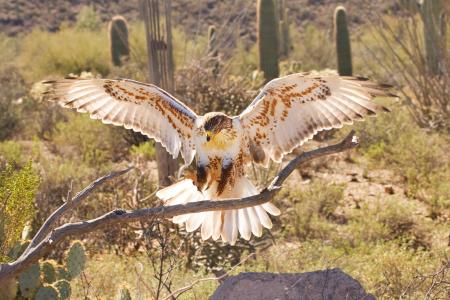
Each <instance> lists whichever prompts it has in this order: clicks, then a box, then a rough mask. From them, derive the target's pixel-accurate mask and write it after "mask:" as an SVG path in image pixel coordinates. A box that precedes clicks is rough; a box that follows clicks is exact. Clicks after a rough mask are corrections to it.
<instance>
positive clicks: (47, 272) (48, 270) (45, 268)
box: [40, 260, 57, 283]
mask: <svg viewBox="0 0 450 300" xmlns="http://www.w3.org/2000/svg"><path fill="white" fill-rule="evenodd" d="M40 265H41V276H42V281H43V282H45V283H53V282H55V281H56V270H55V267H56V266H57V264H56V262H55V261H53V260H46V261H44V262H42V263H41V264H40Z"/></svg>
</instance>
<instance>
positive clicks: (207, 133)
mask: <svg viewBox="0 0 450 300" xmlns="http://www.w3.org/2000/svg"><path fill="white" fill-rule="evenodd" d="M211 136H212V133H211V131H207V132H206V141H207V142H209V141H210V140H211Z"/></svg>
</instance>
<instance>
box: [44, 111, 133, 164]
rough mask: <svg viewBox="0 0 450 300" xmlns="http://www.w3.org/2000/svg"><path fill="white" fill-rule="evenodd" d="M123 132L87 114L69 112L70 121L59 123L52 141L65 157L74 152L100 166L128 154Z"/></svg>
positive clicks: (88, 162)
mask: <svg viewBox="0 0 450 300" xmlns="http://www.w3.org/2000/svg"><path fill="white" fill-rule="evenodd" d="M121 132H122V131H121V130H120V129H119V128H118V127H113V126H110V125H104V124H102V123H101V122H100V121H98V120H91V119H90V118H89V116H88V115H85V114H75V113H69V114H68V120H67V122H59V123H58V124H56V132H55V134H54V136H53V142H54V144H55V145H56V147H57V148H58V152H59V153H61V154H62V155H63V156H70V155H73V154H75V155H76V156H78V157H80V158H81V159H82V160H83V161H84V162H85V163H86V164H88V165H90V166H101V165H104V164H106V163H109V162H112V161H115V160H118V159H119V157H121V156H122V155H123V154H124V153H126V151H127V149H126V147H127V145H126V143H125V140H124V139H123V138H122V136H121Z"/></svg>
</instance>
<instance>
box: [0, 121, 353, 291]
mask: <svg viewBox="0 0 450 300" xmlns="http://www.w3.org/2000/svg"><path fill="white" fill-rule="evenodd" d="M357 145H358V142H357V141H356V138H355V135H354V131H353V130H352V131H351V132H350V133H349V134H348V135H347V137H345V138H344V139H343V140H342V141H341V142H339V143H337V144H334V145H331V146H327V147H323V148H319V149H315V150H312V151H308V152H304V153H302V154H300V155H299V156H297V157H295V158H294V159H293V160H291V161H290V162H289V163H288V164H287V165H286V166H285V167H284V168H283V169H282V170H281V171H280V172H279V173H278V174H277V176H276V177H275V178H274V179H273V181H272V182H271V183H270V184H269V186H267V187H266V188H265V189H263V190H262V191H261V192H260V193H259V194H257V195H254V196H250V197H245V198H238V199H228V200H221V201H210V200H205V201H198V202H192V203H187V204H179V205H173V206H158V207H153V208H141V209H136V210H132V211H130V210H122V209H116V210H113V211H110V212H108V213H106V214H104V215H102V216H100V217H98V218H95V219H91V220H87V221H81V222H75V223H67V224H64V225H61V226H59V227H57V228H54V229H53V230H52V226H53V225H54V224H55V222H56V221H57V220H58V219H59V217H60V216H61V215H62V214H63V213H64V212H66V211H67V210H68V209H71V208H74V207H75V206H76V205H79V204H80V203H81V200H82V199H84V198H85V197H86V196H87V195H88V194H89V193H90V192H92V190H94V189H95V187H96V186H97V185H98V184H99V183H98V182H100V183H101V182H104V181H106V180H109V179H111V178H113V177H116V176H119V175H122V174H124V173H126V172H127V171H128V169H126V170H123V171H119V172H117V173H111V174H108V175H106V176H104V177H102V178H100V179H98V180H97V181H95V182H97V184H95V182H94V183H93V184H91V185H90V186H89V187H87V188H85V189H84V190H83V191H82V192H80V193H79V194H77V196H78V198H77V196H76V197H75V200H73V201H71V202H70V203H67V202H66V203H64V204H63V205H62V207H64V208H61V207H60V208H59V209H58V210H57V211H56V212H55V213H53V214H52V215H51V216H50V217H49V219H48V220H47V221H46V222H45V223H44V225H43V226H42V227H41V229H39V231H38V234H37V235H36V237H35V238H33V241H34V246H31V247H29V249H27V250H26V251H25V252H24V253H23V254H22V255H21V256H20V257H19V258H18V259H17V260H16V261H14V262H12V263H6V264H0V283H1V282H2V281H3V280H6V279H9V278H12V277H13V276H17V275H19V274H20V273H21V272H22V271H23V270H25V269H26V268H27V267H29V266H30V265H31V264H33V263H35V262H37V261H38V260H39V259H40V258H42V257H44V256H45V255H46V254H48V253H49V252H50V251H51V250H52V249H54V248H55V247H56V245H57V244H58V243H59V242H61V241H62V240H63V239H65V238H67V237H73V236H79V235H82V234H85V233H88V232H92V231H95V230H97V229H100V228H103V227H107V226H117V225H119V224H123V223H130V222H136V221H145V220H148V219H149V218H172V217H174V216H177V215H183V214H189V213H198V212H204V211H217V210H229V209H239V208H245V207H250V206H255V205H260V204H263V203H266V202H268V201H270V200H271V199H272V198H273V197H274V196H275V194H276V193H277V192H278V191H279V190H280V188H281V185H282V184H283V182H284V181H285V180H286V178H287V177H288V176H289V175H290V174H291V173H292V172H293V171H294V170H295V169H296V168H298V167H299V166H300V165H301V164H303V163H305V162H307V161H310V160H312V159H314V158H318V157H322V156H326V155H330V154H334V153H339V152H343V151H345V150H348V149H351V148H354V147H356V146H357ZM57 212H58V213H57ZM43 236H45V238H42V237H43Z"/></svg>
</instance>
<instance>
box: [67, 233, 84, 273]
mask: <svg viewBox="0 0 450 300" xmlns="http://www.w3.org/2000/svg"><path fill="white" fill-rule="evenodd" d="M85 264H86V253H85V251H84V247H83V244H82V243H81V242H80V241H75V242H73V243H72V246H71V247H70V249H69V251H68V253H67V264H66V266H67V271H68V272H69V276H70V278H71V279H73V278H75V277H77V276H78V275H80V273H81V272H82V271H83V269H84V266H85Z"/></svg>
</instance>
